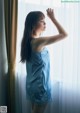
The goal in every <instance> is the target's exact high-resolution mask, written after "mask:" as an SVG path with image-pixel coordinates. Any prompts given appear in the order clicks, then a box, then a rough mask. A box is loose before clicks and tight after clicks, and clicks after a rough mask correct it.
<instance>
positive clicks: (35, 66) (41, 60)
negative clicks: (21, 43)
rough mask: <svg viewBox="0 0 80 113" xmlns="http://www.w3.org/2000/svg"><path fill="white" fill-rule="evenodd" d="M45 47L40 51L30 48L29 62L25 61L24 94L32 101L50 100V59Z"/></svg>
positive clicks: (42, 101)
mask: <svg viewBox="0 0 80 113" xmlns="http://www.w3.org/2000/svg"><path fill="white" fill-rule="evenodd" d="M49 58H50V57H49V52H48V50H47V48H46V47H45V48H44V49H43V50H42V51H41V52H36V51H33V50H32V55H31V60H30V62H26V70H27V76H26V96H27V99H28V100H30V101H31V102H33V103H38V104H42V103H46V102H50V101H51V85H50V59H49Z"/></svg>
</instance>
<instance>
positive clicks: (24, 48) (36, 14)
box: [20, 11, 45, 63]
mask: <svg viewBox="0 0 80 113" xmlns="http://www.w3.org/2000/svg"><path fill="white" fill-rule="evenodd" d="M44 17H45V16H44V14H43V13H42V12H41V11H31V12H30V13H29V14H28V15H27V17H26V20H25V28H24V34H23V39H22V42H21V53H20V55H21V60H20V62H22V63H24V62H25V61H27V62H28V61H30V58H31V51H32V47H31V43H30V42H31V39H32V34H35V31H34V30H33V29H34V27H36V26H37V23H38V21H39V20H40V19H41V18H44Z"/></svg>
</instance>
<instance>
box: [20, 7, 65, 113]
mask: <svg viewBox="0 0 80 113" xmlns="http://www.w3.org/2000/svg"><path fill="white" fill-rule="evenodd" d="M46 11H47V16H48V17H49V19H50V20H51V21H52V23H53V24H55V26H56V27H57V29H58V32H59V34H57V35H53V36H45V37H41V33H42V32H43V31H44V30H45V28H46V23H45V15H44V14H43V13H42V12H40V11H32V12H30V13H29V14H28V15H27V17H26V21H25V29H24V35H23V39H22V43H21V62H25V61H26V70H27V79H26V94H27V97H28V99H29V100H30V101H31V104H32V113H44V111H45V108H46V106H47V103H48V102H50V101H51V88H50V60H49V52H48V50H47V49H46V46H47V45H50V44H52V43H55V42H57V41H60V40H62V39H64V38H65V37H66V36H67V33H66V31H65V30H64V29H63V27H62V26H61V25H60V24H59V23H58V21H57V20H56V18H55V16H54V10H53V9H51V8H48V9H47V10H46Z"/></svg>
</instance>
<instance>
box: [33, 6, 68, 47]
mask: <svg viewBox="0 0 80 113" xmlns="http://www.w3.org/2000/svg"><path fill="white" fill-rule="evenodd" d="M47 15H48V17H49V18H50V19H51V21H52V22H53V23H54V24H55V26H56V27H57V29H58V31H59V34H57V35H53V36H46V37H40V38H37V39H36V40H35V42H34V43H35V45H36V46H37V47H38V48H39V49H40V48H41V47H43V46H45V45H49V44H52V43H55V42H57V41H60V40H62V39H64V38H65V37H66V36H67V33H66V31H65V30H64V28H63V27H62V26H61V25H60V24H59V22H58V21H57V20H56V19H55V17H54V12H53V9H51V8H48V9H47Z"/></svg>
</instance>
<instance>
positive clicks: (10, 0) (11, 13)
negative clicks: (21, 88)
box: [4, 0, 18, 113]
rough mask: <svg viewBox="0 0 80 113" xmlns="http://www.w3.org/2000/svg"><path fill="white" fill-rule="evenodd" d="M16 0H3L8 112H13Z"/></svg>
mask: <svg viewBox="0 0 80 113" xmlns="http://www.w3.org/2000/svg"><path fill="white" fill-rule="evenodd" d="M17 11H18V0H4V18H5V38H6V49H7V60H8V113H15V61H16V41H17Z"/></svg>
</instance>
